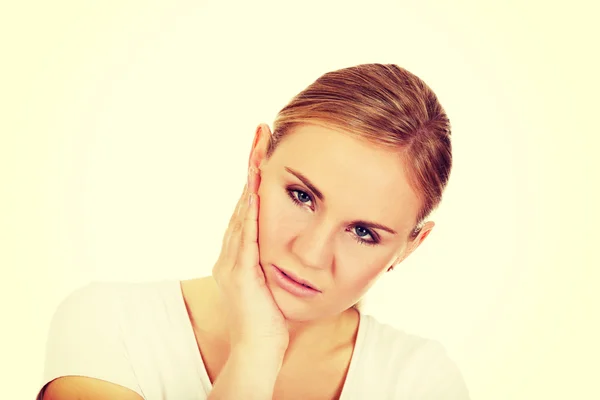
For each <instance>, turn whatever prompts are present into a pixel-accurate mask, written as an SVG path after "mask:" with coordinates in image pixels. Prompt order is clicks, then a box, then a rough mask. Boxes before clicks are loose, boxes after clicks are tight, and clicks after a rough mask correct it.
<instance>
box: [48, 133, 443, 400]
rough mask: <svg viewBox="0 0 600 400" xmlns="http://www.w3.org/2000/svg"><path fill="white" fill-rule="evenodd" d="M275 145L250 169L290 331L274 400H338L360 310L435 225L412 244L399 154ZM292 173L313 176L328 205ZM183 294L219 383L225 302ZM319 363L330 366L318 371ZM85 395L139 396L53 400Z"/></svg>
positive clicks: (242, 372) (196, 283) (116, 390)
mask: <svg viewBox="0 0 600 400" xmlns="http://www.w3.org/2000/svg"><path fill="white" fill-rule="evenodd" d="M270 137H271V131H270V129H269V127H268V126H267V125H265V124H261V125H259V127H258V129H257V131H256V135H255V138H254V141H253V144H252V149H251V152H250V157H249V167H250V168H256V169H257V170H258V171H259V175H260V186H259V187H258V191H257V193H258V196H259V200H260V201H259V203H260V209H259V210H260V211H259V214H258V222H257V224H258V228H259V229H258V247H259V256H258V258H259V262H260V265H261V266H262V270H263V271H264V277H265V282H266V286H267V288H268V289H269V292H270V294H271V295H272V298H273V300H274V303H275V305H276V307H277V308H278V309H279V311H280V312H281V314H282V315H283V316H284V317H285V324H286V325H287V329H288V331H289V345H288V346H287V350H286V353H285V360H284V361H283V366H282V367H281V374H280V376H282V377H284V379H282V380H281V381H280V380H278V383H277V385H276V387H275V392H274V396H273V398H283V397H285V396H287V395H286V393H290V392H291V393H300V394H301V396H304V394H305V392H306V390H307V389H308V390H309V391H311V392H310V394H313V393H314V394H325V393H329V394H330V397H331V398H336V397H337V396H339V393H340V390H341V387H342V386H341V385H342V384H343V378H344V375H345V372H344V370H345V367H347V365H348V362H349V360H350V357H351V354H352V349H353V345H354V340H355V333H356V329H357V325H358V313H357V311H356V310H355V309H353V308H352V307H351V306H352V305H353V304H355V303H356V302H357V301H358V300H359V299H360V298H361V297H362V296H363V295H364V294H365V293H366V292H367V291H368V290H369V288H370V287H371V286H372V285H373V284H374V283H375V282H376V281H377V279H379V278H381V276H382V275H383V273H384V272H385V271H386V270H388V268H389V267H390V266H395V265H397V264H399V263H400V262H402V260H404V259H405V258H406V257H408V256H409V255H410V254H411V253H412V252H413V251H414V250H416V248H417V247H418V246H419V245H420V244H421V243H422V242H423V240H424V239H425V238H426V237H427V236H428V235H429V233H430V232H431V229H432V228H433V226H434V223H433V222H427V223H426V224H425V225H424V226H423V228H422V230H421V232H420V233H419V235H418V236H417V237H416V238H415V239H414V240H412V241H409V240H408V235H409V232H410V230H411V229H412V227H413V226H414V224H415V222H416V221H415V219H416V216H417V212H418V210H419V207H420V203H419V200H418V197H417V196H416V194H415V193H414V192H413V190H412V188H411V187H410V185H409V183H408V179H407V176H406V175H405V172H404V168H403V165H402V163H401V161H400V158H399V157H398V155H397V154H395V153H392V152H390V151H386V150H382V149H379V148H377V147H375V146H374V145H372V144H370V143H366V142H362V141H359V140H357V139H354V138H352V137H350V136H349V135H348V134H347V133H344V132H343V131H337V130H333V129H330V128H326V127H324V126H320V125H318V124H307V125H303V126H300V127H297V128H296V129H295V130H294V131H293V132H291V133H290V134H289V135H288V136H287V137H286V138H285V139H284V140H283V141H282V142H281V143H280V144H279V146H278V148H277V149H276V150H275V152H274V153H273V154H272V156H271V157H270V158H268V159H267V158H266V156H265V154H266V151H267V147H268V143H269V139H270ZM290 170H293V171H295V172H297V173H300V174H302V176H304V177H306V178H308V180H309V181H310V182H311V185H312V186H314V187H315V188H316V189H317V190H318V191H319V192H320V193H321V194H322V197H323V199H319V198H318V196H317V194H316V192H315V191H314V190H313V189H311V188H309V186H308V185H307V184H306V183H305V182H303V181H302V180H301V179H299V178H298V177H297V176H295V175H294V174H293V173H290ZM290 195H292V196H293V197H294V198H296V199H297V200H298V201H300V205H297V204H295V203H294V202H293V201H292V200H291V198H290ZM356 220H363V221H371V222H376V223H379V224H381V225H385V226H386V227H388V228H390V230H393V231H394V232H395V233H390V232H386V231H385V230H383V229H380V228H372V227H369V226H368V225H365V224H361V225H357V224H356V223H353V221H356ZM361 228H362V229H361ZM361 238H362V239H363V240H365V241H367V242H372V241H374V240H377V241H378V243H376V244H374V245H372V246H370V245H366V244H360V243H358V242H357V240H359V239H361ZM273 265H277V266H279V267H281V268H283V269H286V270H288V271H289V272H292V273H294V274H296V275H297V276H299V277H300V278H302V279H304V280H307V281H309V282H311V283H312V284H313V285H314V286H316V287H317V288H319V289H320V291H321V293H320V294H319V295H317V296H315V297H313V298H310V299H300V298H297V297H295V296H293V295H291V294H289V293H288V292H286V291H284V290H282V289H281V288H280V287H279V286H278V285H277V284H276V283H275V281H274V277H273ZM182 290H183V294H184V298H185V300H186V306H188V308H189V309H188V311H189V313H190V317H191V320H192V325H193V328H194V332H195V333H196V335H197V339H198V340H199V342H203V343H204V344H206V347H205V353H204V354H203V357H204V358H205V360H210V362H209V365H207V368H208V369H209V375H211V377H213V378H214V377H216V376H217V375H219V372H220V370H221V368H223V366H224V365H225V363H226V361H227V359H228V357H229V354H228V352H229V351H230V344H229V343H227V339H224V338H227V337H229V332H228V327H227V325H226V323H225V319H224V318H223V315H225V313H226V310H227V308H226V302H224V301H223V299H221V298H220V297H219V295H220V291H219V290H218V288H217V285H216V282H215V280H214V277H207V278H200V279H198V280H191V281H184V282H182ZM250 350H251V349H249V350H248V351H244V352H243V357H242V358H241V359H242V360H246V359H247V358H248V357H249V353H250V352H251V351H250ZM261 354H262V355H261V357H262V358H264V357H263V356H264V354H263V353H261ZM239 359H240V358H238V360H239ZM316 360H321V363H320V364H315V361H316ZM255 365H256V363H252V364H251V366H252V371H254V372H256V373H264V371H263V370H261V369H258V370H257V368H255ZM230 367H231V368H230V369H229V370H227V369H225V371H226V372H227V373H226V374H225V375H227V374H229V377H228V382H230V381H231V382H235V381H238V380H241V379H242V378H239V377H237V375H239V376H240V377H247V375H248V373H249V370H248V369H247V367H244V366H241V367H240V363H239V362H238V363H237V364H236V363H233V364H232V365H230ZM340 367H341V368H340ZM340 371H342V372H340ZM329 373H332V375H330V377H328V379H326V380H322V379H321V380H318V379H317V380H315V379H314V378H315V376H313V375H311V374H316V376H329V375H327V374H329ZM236 374H237V375H236ZM302 374H304V375H302ZM290 376H291V377H295V376H304V377H305V378H306V379H305V380H302V379H301V380H299V382H306V381H307V380H308V381H311V382H315V384H313V385H311V386H308V387H307V386H306V385H302V387H296V388H295V387H293V385H295V384H297V381H298V380H297V379H292V380H291V381H290V380H286V378H285V377H290ZM246 381H248V380H247V379H246ZM260 381H261V379H259V378H257V379H250V382H260ZM317 381H318V383H319V384H320V385H322V386H319V385H317V384H316V383H317ZM294 382H296V383H294ZM225 383H227V382H225ZM221 386H223V385H221ZM223 388H225V389H227V387H226V386H223ZM272 390H273V388H272V387H271V388H270V389H269V391H272ZM82 394H85V395H86V398H89V399H96V398H98V399H100V398H102V399H103V398H120V399H131V400H134V399H139V398H140V397H139V395H137V394H135V393H134V392H132V391H131V390H129V389H126V388H122V387H120V386H118V385H114V384H110V383H108V382H104V381H100V380H98V379H93V378H85V377H63V378H59V379H56V380H55V381H54V382H53V383H52V384H50V385H49V386H48V390H47V391H46V393H45V396H44V399H58V398H60V399H75V398H80V397H81V395H82ZM303 398H306V396H304V397H303Z"/></svg>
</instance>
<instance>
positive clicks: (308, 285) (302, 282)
mask: <svg viewBox="0 0 600 400" xmlns="http://www.w3.org/2000/svg"><path fill="white" fill-rule="evenodd" d="M275 268H277V269H278V270H279V271H281V273H282V274H283V275H284V276H285V277H286V278H289V279H291V280H292V281H294V282H296V283H297V284H299V285H301V286H304V287H305V288H308V289H312V290H315V291H317V292H320V290H319V289H318V288H317V287H316V286H315V285H313V284H312V283H310V282H309V281H307V280H304V279H302V278H300V277H298V276H297V275H294V274H293V273H291V272H289V271H285V270H283V269H282V268H279V267H278V266H275Z"/></svg>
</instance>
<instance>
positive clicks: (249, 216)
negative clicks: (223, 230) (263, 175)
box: [242, 173, 259, 251]
mask: <svg viewBox="0 0 600 400" xmlns="http://www.w3.org/2000/svg"><path fill="white" fill-rule="evenodd" d="M258 179H259V177H258V174H256V173H253V174H252V179H251V182H250V184H249V185H248V186H249V188H250V190H249V192H250V195H249V198H248V207H247V209H246V214H245V216H244V223H243V230H242V246H243V248H244V251H245V250H246V249H247V248H249V249H252V250H254V249H258V248H257V244H258V207H259V204H258V203H259V197H258V194H257V193H256V189H257V181H258Z"/></svg>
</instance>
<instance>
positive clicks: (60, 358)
mask: <svg viewBox="0 0 600 400" xmlns="http://www.w3.org/2000/svg"><path fill="white" fill-rule="evenodd" d="M159 287H160V285H159V286H157V285H156V284H136V283H125V282H123V283H121V282H94V283H90V284H88V285H86V286H84V287H81V288H78V289H76V290H74V291H72V292H71V293H70V294H69V295H67V296H66V297H65V298H64V299H63V300H62V302H61V303H60V304H59V305H58V307H57V309H56V311H55V313H54V315H53V317H52V320H51V323H50V327H49V330H48V336H47V341H46V354H45V364H44V377H43V383H42V387H43V386H45V385H46V384H48V383H50V382H52V383H51V384H50V385H48V386H47V387H46V392H45V394H44V395H45V396H46V398H53V397H52V393H55V394H56V393H58V394H59V395H60V398H66V399H68V398H79V397H76V396H75V394H73V396H75V397H68V396H69V393H71V391H73V390H76V391H79V392H78V393H80V394H82V393H85V394H86V395H90V396H91V395H93V394H94V393H96V392H97V393H102V395H106V394H110V393H114V394H116V393H122V391H123V390H125V391H128V392H130V396H133V397H123V398H132V399H137V398H139V396H141V395H142V394H141V389H140V387H139V384H138V382H137V379H136V376H135V371H134V366H133V365H132V363H131V357H130V355H131V354H130V353H131V346H130V344H131V343H133V341H132V340H130V339H131V338H132V337H133V336H132V334H133V333H134V332H139V331H140V330H139V329H137V328H136V327H137V326H139V325H140V321H143V320H142V319H140V318H136V317H135V315H146V314H151V313H146V312H145V311H146V310H147V309H148V307H153V306H152V304H151V303H152V301H151V299H152V297H153V296H152V295H151V292H153V291H154V292H156V290H157V288H159ZM154 297H156V296H154ZM136 334H137V333H136ZM105 389H106V390H105ZM63 396H64V397H63ZM39 398H41V396H40V397H39ZM54 398H57V397H54ZM90 398H94V397H90Z"/></svg>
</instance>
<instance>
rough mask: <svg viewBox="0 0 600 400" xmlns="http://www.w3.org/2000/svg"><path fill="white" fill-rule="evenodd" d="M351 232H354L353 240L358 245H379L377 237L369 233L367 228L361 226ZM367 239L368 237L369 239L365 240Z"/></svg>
mask: <svg viewBox="0 0 600 400" xmlns="http://www.w3.org/2000/svg"><path fill="white" fill-rule="evenodd" d="M352 230H353V231H354V234H355V235H354V238H355V239H356V241H357V242H358V243H360V244H366V245H369V246H374V245H376V244H377V243H379V239H378V237H377V235H376V234H374V233H373V232H371V231H370V230H369V229H367V228H364V227H362V226H355V227H354V228H352ZM367 237H370V239H365V238H367Z"/></svg>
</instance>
